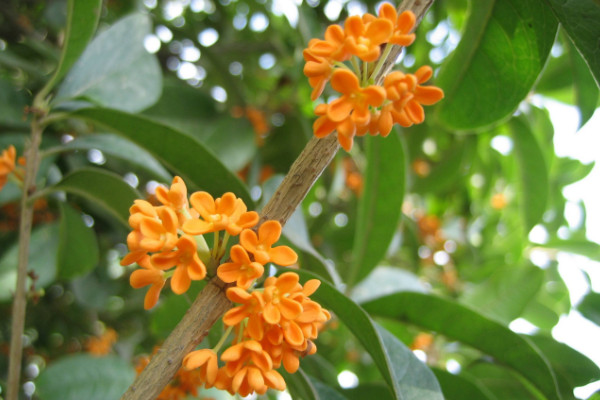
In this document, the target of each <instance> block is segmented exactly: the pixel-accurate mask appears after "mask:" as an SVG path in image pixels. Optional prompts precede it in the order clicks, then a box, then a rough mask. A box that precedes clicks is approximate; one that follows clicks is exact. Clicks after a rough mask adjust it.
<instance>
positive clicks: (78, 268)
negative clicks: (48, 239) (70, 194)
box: [56, 201, 100, 279]
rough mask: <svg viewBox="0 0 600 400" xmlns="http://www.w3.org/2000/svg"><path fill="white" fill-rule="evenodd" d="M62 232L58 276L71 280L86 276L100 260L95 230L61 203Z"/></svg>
mask: <svg viewBox="0 0 600 400" xmlns="http://www.w3.org/2000/svg"><path fill="white" fill-rule="evenodd" d="M59 207H60V214H61V219H60V231H59V245H58V255H57V258H56V264H57V267H58V276H59V277H60V278H63V279H71V278H74V277H77V276H81V275H84V274H85V273H87V272H88V271H89V270H91V269H92V268H94V267H95V266H96V264H97V263H98V260H99V257H100V256H99V251H98V242H97V241H96V234H95V233H94V230H93V229H91V228H90V227H88V226H86V224H85V223H84V222H83V218H82V215H81V213H80V212H79V211H76V210H74V209H73V208H72V207H71V206H69V205H68V204H67V203H65V202H62V201H61V202H59Z"/></svg>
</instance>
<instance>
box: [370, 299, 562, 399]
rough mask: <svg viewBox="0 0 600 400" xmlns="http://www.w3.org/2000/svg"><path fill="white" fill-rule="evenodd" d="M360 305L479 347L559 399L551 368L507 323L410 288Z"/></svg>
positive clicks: (549, 396)
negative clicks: (506, 325) (409, 290)
mask: <svg viewBox="0 0 600 400" xmlns="http://www.w3.org/2000/svg"><path fill="white" fill-rule="evenodd" d="M362 306H363V307H364V309H365V310H366V311H367V312H369V313H371V314H373V315H379V316H382V317H389V318H397V319H399V320H401V321H406V322H409V323H412V324H415V325H417V326H420V327H422V328H425V329H428V330H432V331H436V332H439V333H440V334H442V335H445V336H447V337H448V338H449V339H452V340H458V341H460V342H462V343H464V344H468V345H470V346H472V347H474V348H476V349H479V350H481V351H482V352H484V353H487V354H489V355H491V356H492V357H494V358H495V359H496V360H497V361H498V362H500V363H503V364H505V365H507V366H509V367H511V368H513V369H514V370H515V371H518V372H519V373H520V374H521V375H522V376H523V377H525V378H526V379H528V380H529V381H530V382H531V383H532V384H534V385H535V386H536V387H537V388H538V389H539V390H540V391H541V392H542V393H544V395H545V396H546V397H547V398H548V399H556V400H558V399H559V397H558V394H557V389H556V381H555V380H554V375H553V372H552V369H551V368H550V366H549V364H548V362H547V361H546V360H545V359H544V357H543V356H542V355H541V354H540V353H539V352H538V351H537V349H535V348H534V347H532V346H531V344H530V343H529V342H528V341H527V340H526V339H524V338H523V337H521V336H519V335H517V334H516V333H514V332H513V331H511V330H510V329H508V328H507V327H505V326H503V325H501V324H499V323H497V322H495V321H492V320H490V319H488V318H486V317H484V316H482V315H481V314H478V313H477V312H475V311H473V310H471V309H469V308H466V307H464V306H462V305H460V304H458V303H456V302H453V301H450V300H445V299H443V298H441V297H437V296H432V295H427V294H421V293H414V292H403V293H396V294H393V295H389V296H385V297H380V298H378V299H375V300H372V301H369V302H367V303H363V304H362ZM423 310H427V312H423ZM466 327H468V329H466Z"/></svg>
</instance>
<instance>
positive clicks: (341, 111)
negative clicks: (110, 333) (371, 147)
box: [327, 69, 385, 126]
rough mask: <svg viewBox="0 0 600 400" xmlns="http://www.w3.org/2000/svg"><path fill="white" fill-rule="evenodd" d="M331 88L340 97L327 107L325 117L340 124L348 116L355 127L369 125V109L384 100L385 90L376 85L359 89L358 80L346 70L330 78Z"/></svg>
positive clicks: (339, 71) (338, 71)
mask: <svg viewBox="0 0 600 400" xmlns="http://www.w3.org/2000/svg"><path fill="white" fill-rule="evenodd" d="M331 87H332V88H333V89H334V90H336V91H338V92H340V93H341V94H342V96H341V97H340V98H338V99H336V100H334V101H332V102H331V103H329V105H328V106H327V117H329V119H330V120H332V121H334V122H341V121H343V120H345V119H346V118H347V117H348V116H350V118H351V119H352V122H354V123H355V124H356V125H359V126H362V125H366V124H368V123H369V120H370V114H371V113H370V110H369V107H379V106H380V105H381V104H382V103H383V101H384V100H385V90H384V89H383V88H382V87H380V86H376V85H371V86H367V87H366V88H364V89H363V88H361V87H360V83H359V81H358V78H357V77H356V75H354V73H353V72H352V71H350V70H347V69H338V70H336V71H335V72H334V73H333V76H332V77H331Z"/></svg>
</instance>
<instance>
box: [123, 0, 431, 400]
mask: <svg viewBox="0 0 600 400" xmlns="http://www.w3.org/2000/svg"><path fill="white" fill-rule="evenodd" d="M433 1H434V0H406V1H404V2H403V3H402V5H401V6H400V7H399V8H398V10H399V11H400V12H401V11H404V10H408V9H410V10H412V11H413V12H414V13H415V14H416V16H417V23H418V21H420V20H421V19H422V18H423V15H424V14H425V12H426V11H427V9H428V8H429V6H431V4H432V3H433ZM400 51H401V49H399V50H398V51H397V52H395V51H392V52H391V53H390V56H389V57H388V59H387V60H386V63H385V64H384V68H382V73H381V75H380V76H378V77H377V79H376V80H377V81H380V80H381V79H382V77H383V76H384V75H383V74H384V73H385V72H383V71H387V69H389V68H391V66H393V65H394V62H395V60H396V58H397V57H398V54H399V53H400ZM339 147H340V146H339V143H338V141H337V137H336V135H335V134H331V135H329V136H328V137H326V138H324V139H317V138H314V137H313V138H312V139H311V140H310V141H309V142H308V144H307V145H306V147H305V148H304V150H303V151H302V153H301V154H300V156H299V157H298V159H297V160H296V161H295V162H294V164H293V165H292V167H291V168H290V171H289V172H288V174H287V175H286V176H285V178H284V179H283V181H282V182H281V185H280V186H279V187H278V188H277V190H276V191H275V194H274V195H273V197H271V199H270V201H269V202H268V203H267V205H266V206H265V207H264V208H263V210H262V212H261V219H260V222H261V223H262V222H263V221H265V220H269V219H274V220H278V221H279V222H281V224H282V225H285V223H286V222H287V220H288V218H289V217H290V216H291V215H292V213H293V212H294V210H296V207H298V205H299V204H300V203H301V202H302V200H303V199H304V197H305V196H306V194H307V193H308V191H309V190H310V188H311V187H312V186H313V184H314V183H315V182H316V180H317V179H318V178H319V176H321V173H322V172H323V171H324V170H325V168H326V167H327V165H329V163H330V162H331V160H332V159H333V157H334V156H335V154H336V153H337V151H338V149H339ZM226 288H227V285H226V284H224V283H223V282H222V281H221V280H220V279H218V278H217V277H215V278H213V279H212V280H211V281H210V282H209V283H208V285H207V286H206V287H205V288H204V290H202V292H201V293H200V294H199V295H198V297H197V298H196V300H195V301H194V303H193V304H192V306H191V307H190V309H189V310H188V311H187V313H186V314H185V316H184V317H183V319H182V320H181V321H180V322H179V324H178V325H177V326H176V327H175V329H174V330H173V332H172V333H171V334H170V335H169V337H168V338H167V340H166V341H165V343H164V344H163V346H162V347H161V349H160V350H159V351H158V353H157V354H156V355H155V356H154V357H152V359H151V360H150V363H149V364H148V366H146V368H145V369H144V370H143V371H142V373H141V374H140V375H139V376H138V377H137V378H136V380H135V381H134V382H133V384H132V385H131V386H130V387H129V389H128V390H127V391H126V392H125V394H124V395H123V397H121V400H151V399H155V398H156V397H158V395H159V394H160V392H161V391H162V389H163V388H164V387H165V386H166V385H167V384H168V383H169V381H170V380H171V379H172V378H173V376H174V375H175V373H176V372H177V370H178V369H179V368H180V366H181V363H182V361H183V358H184V357H185V356H186V355H187V354H188V353H189V352H190V351H192V350H193V349H194V347H196V345H197V344H198V343H200V342H201V341H202V340H203V339H204V337H205V336H206V335H207V334H208V332H209V330H210V328H211V327H212V326H213V324H214V323H215V321H216V320H217V319H219V318H220V317H221V316H222V315H223V314H224V313H225V312H226V311H227V310H228V309H229V308H230V307H231V303H230V301H229V300H228V299H227V297H225V289H226Z"/></svg>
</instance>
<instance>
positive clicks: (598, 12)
mask: <svg viewBox="0 0 600 400" xmlns="http://www.w3.org/2000/svg"><path fill="white" fill-rule="evenodd" d="M545 2H546V3H547V4H548V5H549V6H550V8H551V9H552V11H553V12H554V14H555V15H556V18H558V20H559V21H560V23H561V24H562V26H563V27H564V28H565V31H566V32H567V33H568V34H569V37H570V38H571V40H572V41H573V43H575V46H576V47H577V49H578V50H579V52H580V53H581V55H582V56H583V58H584V59H585V61H586V62H587V65H588V67H589V69H590V70H591V71H592V74H593V75H594V77H595V78H596V84H597V85H600V48H599V47H598V38H599V37H600V24H598V21H600V7H599V6H598V1H597V0H577V1H567V0H545Z"/></svg>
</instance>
